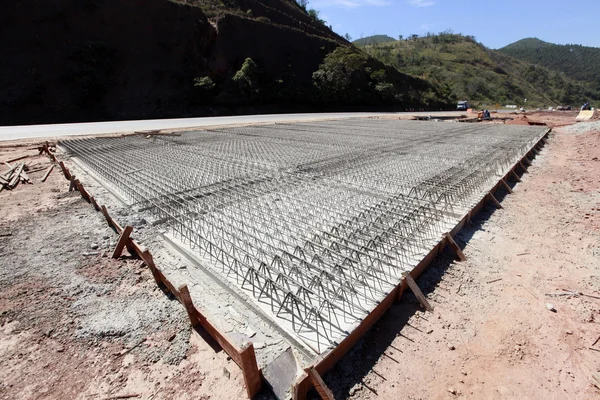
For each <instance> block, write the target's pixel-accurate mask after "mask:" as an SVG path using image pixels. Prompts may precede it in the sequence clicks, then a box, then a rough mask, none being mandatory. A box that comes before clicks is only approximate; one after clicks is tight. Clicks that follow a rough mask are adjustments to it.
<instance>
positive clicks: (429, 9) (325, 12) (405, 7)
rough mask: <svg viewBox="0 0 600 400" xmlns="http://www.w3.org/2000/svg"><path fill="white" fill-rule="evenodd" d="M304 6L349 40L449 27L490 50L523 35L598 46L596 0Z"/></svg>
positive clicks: (345, 0) (342, 1)
mask: <svg viewBox="0 0 600 400" xmlns="http://www.w3.org/2000/svg"><path fill="white" fill-rule="evenodd" d="M584 3H585V5H582V4H584ZM308 8H314V9H316V10H318V11H319V12H320V17H321V18H322V19H324V20H326V21H327V22H328V25H331V26H332V27H333V30H334V31H336V32H337V33H339V34H342V35H343V34H345V33H348V34H350V36H352V38H353V39H359V38H361V37H365V36H370V35H373V34H386V35H389V36H392V37H394V38H398V35H404V36H405V37H406V36H408V35H411V34H419V35H421V34H424V33H426V32H427V31H430V32H436V33H437V32H441V31H445V30H447V29H452V31H454V32H455V33H462V34H465V35H472V36H475V37H476V38H477V41H479V42H481V43H483V44H484V45H486V46H487V47H490V48H493V49H496V48H500V47H503V46H505V45H507V44H510V43H512V42H515V41H517V40H519V39H523V38H526V37H537V38H539V39H542V40H545V41H547V42H552V43H558V44H567V43H570V44H582V45H585V46H594V47H600V27H599V26H600V24H599V23H598V18H599V17H600V1H598V0H591V1H582V2H579V1H577V2H571V1H564V0H563V1H558V0H546V1H539V0H535V1H534V0H521V1H515V0H503V1H494V2H489V1H485V2H484V1H481V2H479V3H478V2H472V1H456V0H455V1H451V0H311V1H310V3H309V5H308Z"/></svg>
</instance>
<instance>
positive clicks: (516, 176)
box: [510, 169, 521, 182]
mask: <svg viewBox="0 0 600 400" xmlns="http://www.w3.org/2000/svg"><path fill="white" fill-rule="evenodd" d="M510 173H511V174H512V176H513V177H514V178H515V180H516V181H517V182H521V178H519V175H517V173H516V172H515V170H514V169H511V170H510Z"/></svg>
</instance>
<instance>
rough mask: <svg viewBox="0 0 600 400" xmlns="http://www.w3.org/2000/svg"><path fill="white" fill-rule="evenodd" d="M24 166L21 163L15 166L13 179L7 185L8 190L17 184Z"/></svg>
mask: <svg viewBox="0 0 600 400" xmlns="http://www.w3.org/2000/svg"><path fill="white" fill-rule="evenodd" d="M24 166H25V164H23V163H21V164H19V165H18V166H17V169H16V170H15V173H14V175H13V178H12V179H11V180H10V182H9V183H8V186H9V189H12V188H14V187H15V186H17V184H18V183H19V178H20V177H21V172H22V171H23V167H24Z"/></svg>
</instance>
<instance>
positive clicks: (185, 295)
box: [179, 285, 200, 328]
mask: <svg viewBox="0 0 600 400" xmlns="http://www.w3.org/2000/svg"><path fill="white" fill-rule="evenodd" d="M179 295H180V299H181V303H182V304H183V306H184V307H185V311H187V314H188V317H189V318H190V322H191V324H192V326H193V327H194V328H197V327H198V326H200V320H199V319H198V314H197V313H196V310H195V308H194V303H193V302H192V296H191V295H190V291H189V290H188V287H187V285H181V286H179Z"/></svg>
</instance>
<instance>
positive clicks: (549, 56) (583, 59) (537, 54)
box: [499, 38, 600, 90]
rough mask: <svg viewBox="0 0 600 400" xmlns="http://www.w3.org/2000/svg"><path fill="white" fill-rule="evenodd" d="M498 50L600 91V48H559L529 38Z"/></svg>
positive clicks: (566, 46) (565, 46)
mask: <svg viewBox="0 0 600 400" xmlns="http://www.w3.org/2000/svg"><path fill="white" fill-rule="evenodd" d="M499 51H500V52H501V53H503V54H506V55H509V56H511V57H514V58H518V59H519V60H523V61H528V62H530V63H534V64H538V65H542V66H544V67H547V68H551V69H554V70H556V71H562V72H564V73H565V75H566V76H568V77H570V78H573V79H577V80H580V81H585V82H590V83H592V84H594V85H595V87H596V89H598V90H600V48H597V47H586V46H581V45H576V44H567V45H558V44H553V43H548V42H544V41H542V40H539V39H536V38H527V39H523V40H519V41H518V42H515V43H512V44H509V45H508V46H506V47H503V48H501V49H499Z"/></svg>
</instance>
